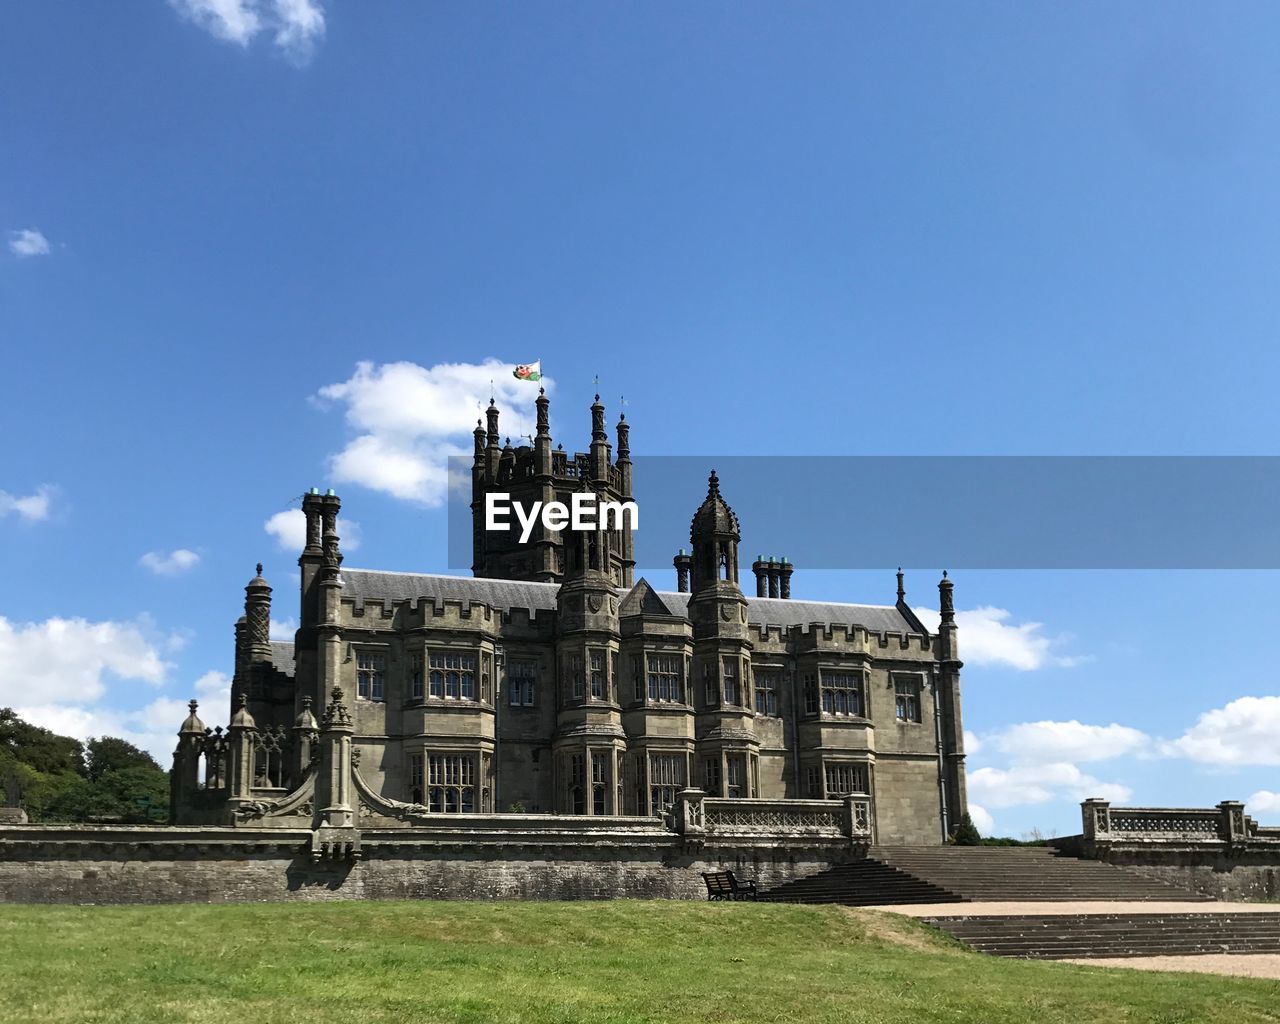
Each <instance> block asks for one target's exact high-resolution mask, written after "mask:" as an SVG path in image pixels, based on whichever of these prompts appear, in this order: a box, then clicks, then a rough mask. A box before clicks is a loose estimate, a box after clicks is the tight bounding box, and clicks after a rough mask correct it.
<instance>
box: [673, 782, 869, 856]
mask: <svg viewBox="0 0 1280 1024" xmlns="http://www.w3.org/2000/svg"><path fill="white" fill-rule="evenodd" d="M668 822H669V825H670V827H671V828H672V830H673V831H675V832H677V833H678V834H680V835H682V836H685V837H688V838H703V837H742V836H752V837H770V838H778V839H786V838H794V837H826V838H832V839H838V838H843V839H848V840H851V841H854V842H867V843H869V842H870V841H871V836H872V826H873V819H872V805H871V798H870V797H869V796H856V795H855V796H847V797H845V798H844V799H843V800H758V799H745V798H734V797H712V796H707V794H706V793H705V792H703V791H702V790H700V789H685V790H681V792H680V794H679V795H678V797H677V799H676V803H675V805H674V806H673V807H672V809H671V813H670V816H669V819H668Z"/></svg>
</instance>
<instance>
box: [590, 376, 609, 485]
mask: <svg viewBox="0 0 1280 1024" xmlns="http://www.w3.org/2000/svg"><path fill="white" fill-rule="evenodd" d="M591 478H592V479H593V480H598V481H601V482H603V483H607V482H608V480H609V433H608V431H606V430H605V428H604V406H603V405H601V404H600V396H599V395H596V399H595V401H594V402H592V403H591Z"/></svg>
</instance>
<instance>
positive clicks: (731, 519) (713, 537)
mask: <svg viewBox="0 0 1280 1024" xmlns="http://www.w3.org/2000/svg"><path fill="white" fill-rule="evenodd" d="M740 539H741V537H740V533H739V527H738V517H737V516H736V515H735V514H734V512H733V509H731V508H730V507H729V505H728V503H727V502H725V500H724V498H722V497H721V496H720V478H719V477H718V476H716V471H715V470H714V469H713V470H712V471H711V476H710V477H708V478H707V497H706V499H705V500H704V501H703V502H702V505H701V506H700V507H699V508H698V511H697V512H696V513H694V516H693V522H692V523H691V524H690V526H689V540H690V541H691V542H692V544H693V592H694V593H695V594H696V593H698V592H699V591H700V590H705V589H707V588H713V587H715V586H716V585H717V584H718V583H729V584H732V586H733V588H734V589H735V590H736V589H737V587H738V541H739V540H740Z"/></svg>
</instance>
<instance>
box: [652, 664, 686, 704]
mask: <svg viewBox="0 0 1280 1024" xmlns="http://www.w3.org/2000/svg"><path fill="white" fill-rule="evenodd" d="M682 667H683V666H682V664H681V659H680V655H678V654H650V655H649V699H650V700H652V701H669V702H671V703H673V704H679V703H680V701H681V700H683V698H684V694H683V693H682V692H681V691H682V690H683V689H684V687H683V686H682V685H681V679H680V675H681V669H682Z"/></svg>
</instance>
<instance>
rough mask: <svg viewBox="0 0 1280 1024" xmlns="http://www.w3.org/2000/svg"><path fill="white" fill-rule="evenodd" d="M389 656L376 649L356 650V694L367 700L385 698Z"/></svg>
mask: <svg viewBox="0 0 1280 1024" xmlns="http://www.w3.org/2000/svg"><path fill="white" fill-rule="evenodd" d="M386 669H387V656H386V655H385V654H380V653H377V652H375V651H357V652H356V696H358V697H363V698H364V699H365V700H383V699H385V698H384V697H383V693H384V690H383V686H382V680H383V676H384V675H385V674H386Z"/></svg>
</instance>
